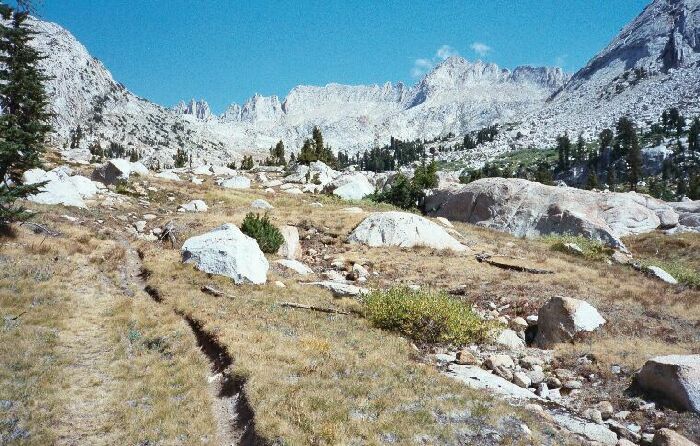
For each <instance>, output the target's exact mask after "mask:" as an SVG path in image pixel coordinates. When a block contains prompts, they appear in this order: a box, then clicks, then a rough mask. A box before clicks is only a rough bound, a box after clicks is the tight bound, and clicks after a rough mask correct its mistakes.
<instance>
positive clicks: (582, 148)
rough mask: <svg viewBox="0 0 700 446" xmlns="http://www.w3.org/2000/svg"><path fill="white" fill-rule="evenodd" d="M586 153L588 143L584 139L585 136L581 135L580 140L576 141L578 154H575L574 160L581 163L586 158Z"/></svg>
mask: <svg viewBox="0 0 700 446" xmlns="http://www.w3.org/2000/svg"><path fill="white" fill-rule="evenodd" d="M585 152H586V141H585V140H584V139H583V134H581V133H579V135H578V140H577V141H576V153H574V159H575V160H576V162H579V163H580V162H581V161H583V159H584V158H585Z"/></svg>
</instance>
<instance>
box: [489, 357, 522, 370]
mask: <svg viewBox="0 0 700 446" xmlns="http://www.w3.org/2000/svg"><path fill="white" fill-rule="evenodd" d="M484 365H485V366H486V368H488V369H490V370H494V369H495V368H497V367H504V368H507V369H512V368H513V367H515V363H514V362H513V358H511V357H510V356H508V355H491V356H489V357H488V358H486V361H484Z"/></svg>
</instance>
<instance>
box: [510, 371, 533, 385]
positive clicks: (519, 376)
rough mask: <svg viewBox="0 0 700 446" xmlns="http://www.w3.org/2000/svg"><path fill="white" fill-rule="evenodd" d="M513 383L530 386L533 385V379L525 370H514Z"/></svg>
mask: <svg viewBox="0 0 700 446" xmlns="http://www.w3.org/2000/svg"><path fill="white" fill-rule="evenodd" d="M513 383H514V384H515V385H517V386H520V387H524V388H526V389H527V388H528V387H530V386H531V385H532V380H531V379H530V377H529V376H528V375H527V374H525V372H514V373H513Z"/></svg>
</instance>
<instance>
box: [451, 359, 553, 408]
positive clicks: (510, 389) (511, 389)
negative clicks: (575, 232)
mask: <svg viewBox="0 0 700 446" xmlns="http://www.w3.org/2000/svg"><path fill="white" fill-rule="evenodd" d="M447 375H448V376H450V377H452V378H455V379H457V380H459V381H461V382H462V383H464V384H466V385H467V386H469V387H471V388H473V389H486V390H489V391H491V392H493V393H496V394H498V395H501V396H504V397H507V398H511V399H515V400H531V399H539V398H538V397H537V396H536V395H535V394H534V393H532V392H530V391H529V390H528V389H524V388H522V387H520V386H517V385H515V384H513V383H512V382H510V381H507V380H505V379H503V378H501V377H500V376H496V375H494V374H492V373H489V372H488V371H486V370H483V369H482V368H480V367H477V366H472V365H458V364H452V365H450V366H449V367H448V373H447Z"/></svg>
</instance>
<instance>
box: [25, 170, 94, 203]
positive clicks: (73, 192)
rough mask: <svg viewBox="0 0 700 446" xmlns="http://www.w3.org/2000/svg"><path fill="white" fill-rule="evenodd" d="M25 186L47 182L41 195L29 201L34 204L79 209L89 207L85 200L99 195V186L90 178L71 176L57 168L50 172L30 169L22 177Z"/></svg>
mask: <svg viewBox="0 0 700 446" xmlns="http://www.w3.org/2000/svg"><path fill="white" fill-rule="evenodd" d="M22 180H23V183H24V184H37V183H43V182H47V183H46V184H45V185H44V186H42V187H41V188H40V189H39V193H38V194H35V195H31V196H29V197H28V198H27V199H28V200H29V201H31V202H34V203H39V204H49V205H57V204H62V205H64V206H73V207H79V208H85V207H87V206H86V204H85V202H84V201H83V200H84V199H88V198H92V197H94V196H95V195H96V194H97V190H98V189H97V186H96V185H95V183H94V182H93V181H92V180H90V179H89V178H85V177H83V176H80V175H74V176H70V170H69V169H64V168H63V167H57V168H55V169H53V170H50V171H48V172H46V171H44V170H42V169H30V170H28V171H26V172H24V174H23V175H22Z"/></svg>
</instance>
